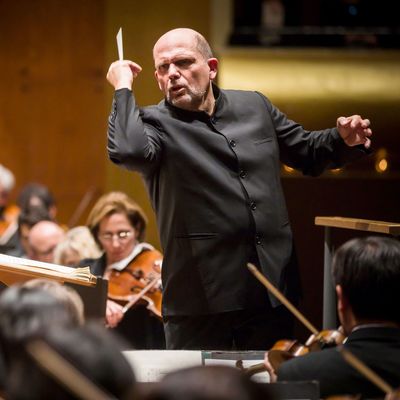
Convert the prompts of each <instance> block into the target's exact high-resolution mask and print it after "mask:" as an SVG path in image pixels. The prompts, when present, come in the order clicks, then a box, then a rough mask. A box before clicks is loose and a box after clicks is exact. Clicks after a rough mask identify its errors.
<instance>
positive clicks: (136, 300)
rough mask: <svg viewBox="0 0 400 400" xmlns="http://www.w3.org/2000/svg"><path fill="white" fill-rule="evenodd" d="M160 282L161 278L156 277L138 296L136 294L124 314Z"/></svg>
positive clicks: (126, 306)
mask: <svg viewBox="0 0 400 400" xmlns="http://www.w3.org/2000/svg"><path fill="white" fill-rule="evenodd" d="M159 280H160V277H159V276H156V277H154V278H153V279H152V280H151V281H150V282H149V283H148V284H147V285H146V286H145V287H144V288H143V289H142V290H141V291H140V292H139V293H138V294H136V295H135V296H134V297H133V299H132V300H131V301H129V302H128V303H126V304H125V306H124V308H123V309H122V313H123V314H125V313H126V312H127V311H128V310H129V309H130V308H131V307H132V306H134V305H135V304H136V303H137V302H138V301H139V300H140V299H141V298H142V297H143V296H144V295H145V294H146V293H147V292H148V291H149V290H150V289H152V288H153V287H154V286H155V285H156V283H158V282H159Z"/></svg>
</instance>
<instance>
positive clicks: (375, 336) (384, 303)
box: [266, 237, 400, 398]
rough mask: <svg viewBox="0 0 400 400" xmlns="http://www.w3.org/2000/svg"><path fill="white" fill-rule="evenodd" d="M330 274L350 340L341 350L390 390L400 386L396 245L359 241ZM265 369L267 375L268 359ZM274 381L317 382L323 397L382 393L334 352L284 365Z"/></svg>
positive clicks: (399, 257)
mask: <svg viewBox="0 0 400 400" xmlns="http://www.w3.org/2000/svg"><path fill="white" fill-rule="evenodd" d="M332 273H333V278H334V282H335V285H336V294H337V310H338V314H339V319H340V322H341V324H342V327H343V329H344V331H345V333H346V335H348V337H347V340H346V341H345V343H344V347H345V348H346V349H347V350H349V351H350V352H351V353H353V354H354V355H355V356H356V357H358V358H359V359H360V360H361V361H362V362H364V363H365V364H366V365H367V366H368V367H370V368H371V369H372V370H373V371H374V372H375V373H376V374H378V375H379V376H380V377H381V378H382V379H384V380H385V381H386V382H387V383H388V384H389V385H392V386H393V387H398V386H399V384H400V312H399V304H400V290H399V288H400V242H398V241H397V240H394V239H391V238H386V237H367V238H357V239H353V240H350V241H348V242H347V243H345V244H344V245H342V246H341V247H340V248H339V249H338V250H337V252H336V254H335V257H334V260H333V266H332ZM266 366H267V369H269V370H270V373H274V371H271V368H272V367H271V366H270V365H269V362H268V354H267V355H266ZM276 373H277V379H278V381H299V380H317V381H319V383H320V390H321V397H327V396H333V395H344V394H350V395H353V394H361V395H362V396H363V397H367V398H374V397H383V393H382V392H380V390H379V389H378V388H377V387H376V386H375V385H374V384H373V383H371V382H369V381H368V380H367V379H366V378H364V376H362V375H361V374H360V373H359V372H358V371H356V370H355V369H354V368H353V367H352V366H350V365H349V364H347V362H346V361H345V360H344V359H343V357H342V356H341V354H340V353H339V352H338V351H337V349H335V348H330V349H325V350H322V351H319V352H313V353H309V354H307V355H305V356H300V357H297V358H293V359H291V360H289V361H286V362H284V363H283V364H282V365H281V366H280V367H279V369H278V371H276Z"/></svg>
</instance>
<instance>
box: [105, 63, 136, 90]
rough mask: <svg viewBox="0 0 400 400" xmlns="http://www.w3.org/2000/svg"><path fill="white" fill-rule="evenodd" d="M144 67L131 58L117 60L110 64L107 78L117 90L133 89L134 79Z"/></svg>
mask: <svg viewBox="0 0 400 400" xmlns="http://www.w3.org/2000/svg"><path fill="white" fill-rule="evenodd" d="M141 70H142V67H141V66H140V65H139V64H136V63H134V62H132V61H129V60H121V61H115V62H113V63H112V64H111V65H110V68H109V69H108V72H107V80H108V82H110V83H111V85H113V86H114V89H115V90H118V89H124V88H126V89H129V90H132V84H133V80H134V79H135V78H136V77H137V76H138V74H139V73H140V71H141Z"/></svg>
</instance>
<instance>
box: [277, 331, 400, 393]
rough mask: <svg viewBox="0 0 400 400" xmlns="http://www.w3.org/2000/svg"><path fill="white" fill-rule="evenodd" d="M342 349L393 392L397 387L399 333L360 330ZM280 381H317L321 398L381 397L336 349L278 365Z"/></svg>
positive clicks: (399, 350) (398, 382)
mask: <svg viewBox="0 0 400 400" xmlns="http://www.w3.org/2000/svg"><path fill="white" fill-rule="evenodd" d="M344 347H345V348H346V349H348V350H349V351H351V352H352V353H353V354H354V355H355V356H356V357H358V358H359V359H360V360H361V361H363V362H364V363H365V364H366V365H367V366H368V367H370V368H371V369H372V370H373V371H374V372H376V373H377V374H378V375H379V376H380V377H381V378H383V379H384V380H385V381H386V382H387V383H389V385H392V386H393V387H394V388H398V387H399V386H400V329H397V328H389V327H373V326H371V327H367V326H365V327H360V328H359V329H356V330H354V331H353V332H352V333H351V334H350V335H349V337H348V338H347V341H346V343H345V344H344ZM277 375H278V380H279V381H304V380H317V381H319V384H320V390H321V397H327V396H333V395H342V394H361V395H362V396H363V397H366V398H374V397H383V396H384V394H383V393H382V392H381V391H380V390H379V389H378V388H377V387H376V386H375V385H374V384H372V383H371V382H370V381H368V380H367V379H366V378H365V377H364V376H362V375H361V374H360V373H358V372H357V371H356V370H355V369H354V368H353V367H352V366H350V365H349V364H348V363H347V362H346V361H345V360H344V358H343V357H342V355H341V354H340V353H339V352H338V351H337V349H336V348H331V349H326V350H322V351H319V352H315V353H310V354H307V355H305V356H302V357H297V358H294V359H292V360H290V361H287V362H285V363H283V364H282V365H281V367H280V368H279V370H278V371H277Z"/></svg>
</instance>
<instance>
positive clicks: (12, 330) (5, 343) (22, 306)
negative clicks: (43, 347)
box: [0, 285, 78, 360]
mask: <svg viewBox="0 0 400 400" xmlns="http://www.w3.org/2000/svg"><path fill="white" fill-rule="evenodd" d="M77 323H78V321H77V318H76V315H75V314H74V313H72V312H71V309H69V308H68V307H66V305H65V302H64V301H63V300H60V299H59V298H57V297H56V296H54V295H53V294H52V293H50V292H49V291H48V290H45V289H43V288H39V287H24V286H20V285H15V286H11V287H9V288H7V289H5V290H4V291H3V292H2V294H1V296H0V346H1V347H2V350H3V351H4V353H5V355H6V359H7V360H8V359H9V357H10V356H11V355H12V354H13V352H14V351H15V350H17V349H19V348H20V346H21V344H22V343H24V342H25V341H26V340H28V339H30V338H32V337H36V336H41V335H42V334H43V333H44V332H46V331H47V329H49V328H50V327H51V326H53V325H58V326H68V327H71V326H75V325H77Z"/></svg>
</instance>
